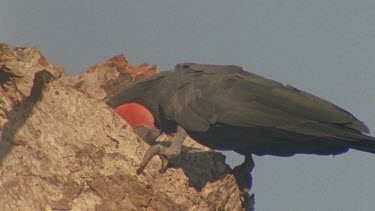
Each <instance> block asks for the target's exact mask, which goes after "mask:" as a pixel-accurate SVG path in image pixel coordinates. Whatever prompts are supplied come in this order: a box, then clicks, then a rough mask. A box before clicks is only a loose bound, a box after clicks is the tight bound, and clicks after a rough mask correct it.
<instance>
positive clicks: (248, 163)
mask: <svg viewBox="0 0 375 211" xmlns="http://www.w3.org/2000/svg"><path fill="white" fill-rule="evenodd" d="M254 167H255V163H254V160H253V157H252V155H251V154H250V155H246V157H245V162H243V163H242V164H241V165H239V166H236V167H234V168H233V170H232V174H233V175H234V177H235V178H236V182H237V186H238V188H239V189H240V191H241V198H242V205H243V207H244V208H245V210H254V202H255V199H254V198H255V196H254V194H251V195H250V194H249V191H250V189H251V187H252V185H253V178H252V176H251V172H252V171H253V169H254Z"/></svg>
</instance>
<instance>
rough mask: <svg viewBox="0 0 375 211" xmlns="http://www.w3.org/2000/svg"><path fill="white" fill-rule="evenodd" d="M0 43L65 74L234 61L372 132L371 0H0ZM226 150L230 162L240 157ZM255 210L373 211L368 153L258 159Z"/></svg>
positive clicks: (372, 160) (374, 176)
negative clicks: (124, 64)
mask: <svg viewBox="0 0 375 211" xmlns="http://www.w3.org/2000/svg"><path fill="white" fill-rule="evenodd" d="M0 42H7V43H9V44H11V45H12V46H19V45H23V46H31V45H32V46H37V47H38V48H39V49H40V50H41V51H42V53H43V54H44V55H45V56H46V57H47V58H48V59H49V61H50V62H52V63H54V64H61V65H63V66H64V67H65V68H66V70H67V71H68V73H69V74H70V75H75V74H79V73H82V72H83V71H85V69H86V68H87V67H89V66H90V65H93V64H95V63H97V62H99V61H102V60H105V59H108V58H111V57H112V56H115V55H118V54H121V53H123V54H124V55H125V57H126V58H127V60H128V61H129V62H130V63H131V64H140V63H144V62H147V63H150V64H156V65H157V66H158V67H159V69H172V68H173V67H174V65H175V64H176V63H181V62H196V63H211V64H233V65H239V66H242V67H244V69H245V70H247V71H250V72H253V73H255V74H258V75H262V76H264V77H267V78H271V79H274V80H277V81H279V82H282V83H284V84H290V85H293V86H295V87H298V88H300V89H302V90H305V91H308V92H311V93H313V94H315V95H318V96H320V97H322V98H324V99H327V100H329V101H331V102H334V103H335V104H337V105H339V106H341V107H343V108H345V109H347V110H349V111H350V112H352V113H353V114H354V115H356V116H357V117H358V118H359V119H361V120H363V121H364V122H366V123H367V125H368V126H369V128H370V130H372V131H375V109H374V108H375V83H374V79H375V1H372V0H363V1H349V0H340V1H339V0H315V1H308V0H283V1H279V0H251V1H223V0H217V1H171V0H170V1H165V0H163V1H114V0H113V1H88V0H87V1H86V0H82V1H72V0H66V1H56V0H55V1H41V0H34V1H26V0H24V1H21V0H16V1H14V0H2V1H1V2H0ZM242 159H243V158H242V157H240V156H236V155H234V154H233V153H230V154H229V156H228V158H227V160H228V161H229V162H230V163H231V164H234V163H241V162H242ZM255 162H256V168H255V170H254V173H253V175H254V179H255V180H254V187H253V192H255V193H256V208H257V210H280V209H281V210H372V209H373V207H374V205H375V201H374V200H373V198H374V196H375V167H374V166H375V155H372V154H368V153H363V152H356V151H350V152H349V153H347V154H345V155H340V156H336V157H332V156H327V157H319V156H311V155H309V156H307V155H298V156H294V157H292V158H279V157H272V156H264V157H256V158H255Z"/></svg>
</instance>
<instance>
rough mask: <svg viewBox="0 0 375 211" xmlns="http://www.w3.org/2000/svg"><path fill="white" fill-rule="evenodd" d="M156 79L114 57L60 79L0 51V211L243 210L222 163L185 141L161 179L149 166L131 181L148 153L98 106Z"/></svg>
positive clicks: (32, 57) (33, 58) (44, 64)
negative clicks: (128, 86)
mask: <svg viewBox="0 0 375 211" xmlns="http://www.w3.org/2000/svg"><path fill="white" fill-rule="evenodd" d="M156 72H157V70H156V68H155V66H149V65H147V64H144V65H140V66H132V65H129V64H128V63H127V61H126V60H125V58H124V56H122V55H120V56H116V57H114V58H112V59H110V60H108V61H104V62H101V63H99V64H96V65H94V66H92V67H90V68H89V69H88V71H86V72H85V73H84V74H82V75H79V76H75V77H69V76H67V75H66V74H65V72H64V69H63V68H62V67H61V66H55V65H52V64H50V63H49V62H48V61H47V60H46V59H45V57H44V56H43V55H41V53H40V52H39V51H38V50H37V49H35V48H27V47H26V48H23V47H22V48H15V49H11V48H10V47H9V46H8V45H6V44H2V45H0V129H1V132H0V133H1V134H0V138H1V139H0V163H1V164H0V210H44V209H45V210H242V208H241V206H242V203H241V197H240V192H239V190H238V188H237V186H236V181H235V179H234V177H233V176H232V175H231V174H228V173H229V172H230V170H231V169H230V167H229V166H228V165H227V164H226V163H225V157H224V156H223V155H222V154H221V153H218V152H212V151H210V150H208V149H207V148H205V147H203V146H201V145H199V144H197V143H196V142H194V141H192V140H188V141H187V142H186V144H185V146H184V148H183V153H182V155H181V156H179V157H177V158H175V159H173V160H172V161H171V163H172V168H169V169H168V170H167V171H166V172H165V173H163V174H160V173H159V172H158V170H159V168H160V165H161V162H160V159H159V158H154V159H153V160H152V161H151V162H150V164H149V165H148V166H147V168H146V169H145V172H144V173H143V174H141V175H137V174H136V169H137V167H138V165H139V163H140V160H141V158H142V156H143V154H144V153H145V151H146V150H147V149H148V148H149V146H148V145H147V144H146V143H145V142H144V141H142V140H141V139H140V138H138V137H137V136H136V135H135V134H134V133H133V131H132V129H131V127H130V126H128V124H127V123H126V122H125V121H123V120H122V119H121V118H120V117H119V116H117V115H116V114H115V113H114V112H113V110H111V109H110V108H108V107H107V106H106V104H105V103H104V100H105V99H107V98H108V97H110V96H112V95H113V94H114V92H116V90H118V89H119V87H122V86H126V84H127V83H129V82H131V81H133V80H136V79H137V78H140V77H143V76H147V75H151V74H155V73H156ZM159 141H162V142H164V144H166V145H168V144H169V143H168V141H165V140H159Z"/></svg>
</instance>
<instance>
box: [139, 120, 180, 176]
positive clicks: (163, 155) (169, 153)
mask: <svg viewBox="0 0 375 211" xmlns="http://www.w3.org/2000/svg"><path fill="white" fill-rule="evenodd" d="M186 136H187V134H186V131H185V130H184V129H183V128H182V127H180V126H179V127H178V128H177V134H176V135H175V137H174V141H173V142H172V145H171V146H170V147H169V148H168V147H164V146H162V145H154V146H152V147H150V149H148V150H147V152H146V153H145V155H144V156H143V159H142V161H141V164H140V166H139V168H138V170H137V174H141V173H142V172H143V170H144V169H145V168H146V166H147V164H148V162H149V161H150V160H151V159H152V158H153V157H154V156H155V155H159V156H160V159H161V161H162V162H161V169H160V170H159V172H160V173H163V172H165V171H166V170H167V166H168V158H171V157H174V156H177V155H179V154H180V153H181V148H182V144H183V142H184V140H185V138H186Z"/></svg>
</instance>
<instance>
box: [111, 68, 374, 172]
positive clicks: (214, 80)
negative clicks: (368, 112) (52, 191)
mask: <svg viewBox="0 0 375 211" xmlns="http://www.w3.org/2000/svg"><path fill="white" fill-rule="evenodd" d="M108 105H109V106H111V107H112V108H115V110H116V112H117V113H118V114H119V115H120V116H122V117H123V118H124V119H125V120H127V121H128V122H129V123H130V124H131V125H132V126H133V127H135V130H136V131H138V132H139V134H141V136H143V137H144V139H145V140H146V141H148V142H149V143H151V144H154V140H156V138H157V137H158V135H159V132H158V131H155V130H154V129H153V126H155V127H156V128H157V129H158V130H160V131H161V132H163V133H167V134H173V133H176V135H175V136H174V139H175V140H174V142H173V143H172V145H171V147H170V148H166V147H164V146H161V145H154V146H152V147H151V148H150V149H149V150H148V151H147V152H146V154H145V156H144V158H143V160H142V162H141V165H140V167H139V169H138V173H141V172H142V171H143V169H144V168H145V167H146V165H147V163H148V161H149V160H150V159H151V158H152V157H153V156H155V155H159V156H160V157H161V158H162V161H163V162H162V163H163V166H162V170H164V169H165V167H166V165H167V158H168V157H170V156H176V155H178V154H179V153H180V152H181V147H182V144H183V141H184V139H185V138H186V136H187V135H189V136H190V137H191V138H193V139H194V140H195V141H197V142H199V143H200V144H202V145H205V146H207V147H210V148H213V149H218V150H233V151H235V152H237V153H240V154H242V155H245V156H246V157H245V162H244V163H243V164H242V165H240V166H239V167H238V168H237V169H240V170H242V171H243V170H244V171H251V170H252V169H253V167H254V163H253V160H252V157H251V155H252V154H255V155H275V156H292V155H294V154H297V153H302V154H317V155H337V154H341V153H344V152H346V151H348V150H349V149H350V148H353V149H357V150H361V151H365V152H371V153H375V138H373V137H371V136H368V135H366V134H368V133H369V132H370V131H369V129H368V128H367V126H366V125H365V124H364V123H363V122H361V121H359V120H358V119H357V118H355V117H354V116H353V115H352V114H350V113H349V112H347V111H345V110H344V109H342V108H340V107H338V106H336V105H334V104H332V103H330V102H328V101H325V100H323V99H320V98H318V97H316V96H314V95H312V94H309V93H307V92H304V91H301V90H299V89H296V88H294V87H292V86H284V85H283V84H281V83H278V82H276V81H273V80H269V79H266V78H263V77H260V76H257V75H255V74H252V73H249V72H245V71H244V70H243V69H242V68H241V67H238V66H220V65H200V64H193V63H184V64H178V65H177V66H176V67H175V70H174V71H166V72H161V73H159V74H157V75H154V76H151V77H147V78H145V79H142V80H139V81H137V82H135V83H134V84H131V85H130V86H128V87H126V88H124V89H123V90H121V91H120V92H119V93H118V94H117V95H116V96H114V97H113V98H112V99H110V100H109V101H108Z"/></svg>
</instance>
